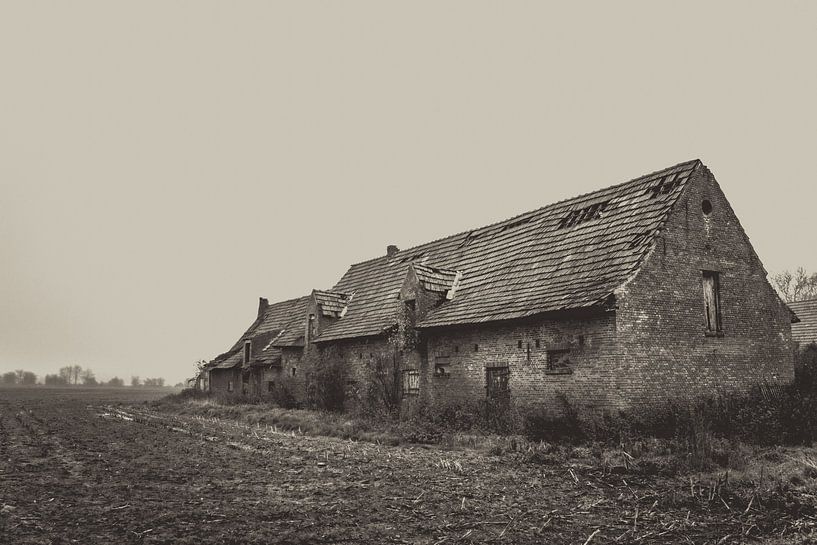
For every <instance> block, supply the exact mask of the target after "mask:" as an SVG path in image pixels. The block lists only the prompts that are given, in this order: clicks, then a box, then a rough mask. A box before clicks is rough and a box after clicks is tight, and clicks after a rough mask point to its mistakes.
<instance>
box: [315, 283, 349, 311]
mask: <svg viewBox="0 0 817 545" xmlns="http://www.w3.org/2000/svg"><path fill="white" fill-rule="evenodd" d="M314 294H315V302H316V303H317V304H318V306H320V308H321V313H322V314H323V315H324V316H328V317H330V318H340V317H341V315H342V314H343V310H344V309H345V308H346V304H347V303H348V302H349V299H351V298H352V295H351V294H349V293H342V292H338V291H322V290H315V291H314Z"/></svg>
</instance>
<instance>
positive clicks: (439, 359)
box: [434, 356, 451, 378]
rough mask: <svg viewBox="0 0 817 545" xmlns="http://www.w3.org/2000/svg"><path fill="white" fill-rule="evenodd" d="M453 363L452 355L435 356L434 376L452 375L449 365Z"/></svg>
mask: <svg viewBox="0 0 817 545" xmlns="http://www.w3.org/2000/svg"><path fill="white" fill-rule="evenodd" d="M450 363H451V357H450V356H435V357H434V376H435V377H438V378H445V377H448V376H450V374H449V371H448V365H449V364H450Z"/></svg>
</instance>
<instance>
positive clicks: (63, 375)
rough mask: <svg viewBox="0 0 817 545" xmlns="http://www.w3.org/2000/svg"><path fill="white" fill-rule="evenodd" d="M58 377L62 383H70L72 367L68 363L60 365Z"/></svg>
mask: <svg viewBox="0 0 817 545" xmlns="http://www.w3.org/2000/svg"><path fill="white" fill-rule="evenodd" d="M59 373H60V379H61V381H62V383H63V384H71V377H72V376H73V368H72V367H71V366H70V365H66V366H65V367H60V371H59Z"/></svg>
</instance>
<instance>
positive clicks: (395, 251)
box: [386, 244, 400, 257]
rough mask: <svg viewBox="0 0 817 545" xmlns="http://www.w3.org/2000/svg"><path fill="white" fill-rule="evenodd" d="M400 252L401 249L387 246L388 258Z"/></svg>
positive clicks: (390, 245) (392, 245) (391, 245)
mask: <svg viewBox="0 0 817 545" xmlns="http://www.w3.org/2000/svg"><path fill="white" fill-rule="evenodd" d="M399 251H400V248H398V247H397V246H395V245H394V244H389V245H388V246H386V256H388V257H392V256H394V254H396V253H397V252H399Z"/></svg>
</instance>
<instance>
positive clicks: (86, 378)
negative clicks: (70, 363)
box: [82, 369, 98, 386]
mask: <svg viewBox="0 0 817 545" xmlns="http://www.w3.org/2000/svg"><path fill="white" fill-rule="evenodd" d="M82 384H83V386H96V385H97V384H98V382H97V381H96V375H94V372H93V371H91V370H90V369H85V370H84V371H83V372H82Z"/></svg>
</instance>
